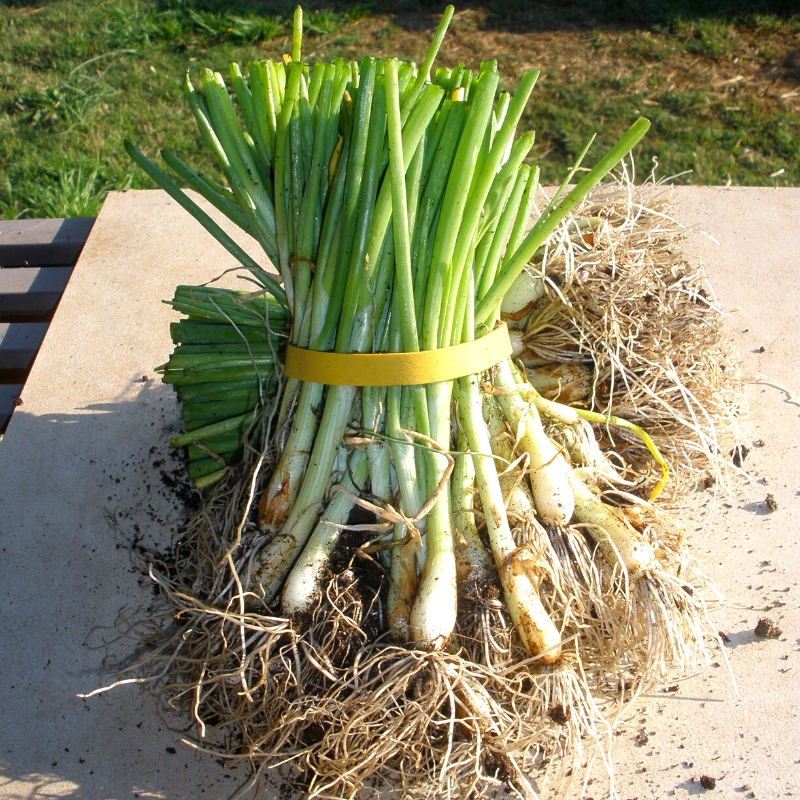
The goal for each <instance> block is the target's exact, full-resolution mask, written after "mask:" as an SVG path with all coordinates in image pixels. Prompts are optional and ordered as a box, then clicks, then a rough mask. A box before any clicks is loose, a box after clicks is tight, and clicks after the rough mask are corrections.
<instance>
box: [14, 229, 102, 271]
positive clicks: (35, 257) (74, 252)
mask: <svg viewBox="0 0 800 800" xmlns="http://www.w3.org/2000/svg"><path fill="white" fill-rule="evenodd" d="M94 219H95V218H94V217H76V218H74V219H19V220H0V267H26V266H28V267H46V266H53V265H61V264H74V263H75V262H76V261H77V260H78V256H79V255H80V253H81V250H82V249H83V246H84V244H86V239H87V238H88V236H89V232H90V231H91V230H92V226H93V225H94Z"/></svg>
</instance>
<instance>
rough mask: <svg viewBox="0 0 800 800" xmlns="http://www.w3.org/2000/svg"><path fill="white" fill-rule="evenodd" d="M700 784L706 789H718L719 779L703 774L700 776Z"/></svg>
mask: <svg viewBox="0 0 800 800" xmlns="http://www.w3.org/2000/svg"><path fill="white" fill-rule="evenodd" d="M700 785H701V786H702V787H703V788H704V789H716V788H717V779H716V778H712V777H711V776H710V775H701V776H700Z"/></svg>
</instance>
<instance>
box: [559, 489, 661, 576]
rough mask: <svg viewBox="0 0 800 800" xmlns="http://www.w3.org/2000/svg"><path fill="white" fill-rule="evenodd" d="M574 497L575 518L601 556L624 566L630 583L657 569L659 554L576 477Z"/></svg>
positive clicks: (610, 562) (616, 512) (609, 561)
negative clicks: (585, 527)
mask: <svg viewBox="0 0 800 800" xmlns="http://www.w3.org/2000/svg"><path fill="white" fill-rule="evenodd" d="M571 483H572V490H573V492H574V493H575V516H576V517H577V518H578V519H579V520H580V521H581V522H583V523H584V524H585V525H586V526H587V531H588V533H589V535H590V536H591V537H592V539H594V540H595V542H597V546H598V547H599V548H600V552H601V553H602V554H603V556H604V557H605V559H606V560H607V561H608V563H609V564H611V565H612V566H614V565H616V564H619V563H622V564H623V565H624V567H625V569H626V570H627V572H628V575H629V577H630V578H631V580H636V579H637V578H639V577H641V576H642V575H643V574H644V573H645V572H647V571H649V570H653V569H657V568H658V559H657V558H656V552H655V550H654V549H653V547H652V546H651V545H650V543H649V542H647V541H645V540H644V539H643V538H642V536H641V535H640V534H639V533H638V532H637V531H636V530H635V529H634V528H633V526H632V525H631V524H630V523H629V522H628V521H627V520H626V519H625V518H624V517H623V516H622V514H621V513H620V512H618V511H615V509H613V508H612V507H611V506H607V505H606V504H605V503H603V501H602V500H600V499H599V498H598V497H596V496H595V495H594V494H593V492H592V491H591V489H589V487H588V486H587V485H586V484H585V483H584V482H583V481H581V480H579V479H578V478H576V477H573V478H572V479H571Z"/></svg>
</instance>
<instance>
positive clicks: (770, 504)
mask: <svg viewBox="0 0 800 800" xmlns="http://www.w3.org/2000/svg"><path fill="white" fill-rule="evenodd" d="M764 502H765V503H766V504H767V508H768V509H769V510H770V511H777V510H778V501H777V500H776V499H775V495H772V494H768V495H767V499H766V500H765V501H764Z"/></svg>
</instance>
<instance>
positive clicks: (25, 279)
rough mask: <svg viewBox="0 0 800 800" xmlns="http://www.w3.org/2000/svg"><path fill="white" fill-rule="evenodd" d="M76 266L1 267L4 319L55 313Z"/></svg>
mask: <svg viewBox="0 0 800 800" xmlns="http://www.w3.org/2000/svg"><path fill="white" fill-rule="evenodd" d="M72 270H73V268H72V267H41V268H34V267H18V268H11V269H5V268H3V269H0V315H2V319H3V320H4V321H9V320H10V319H19V320H20V321H22V318H26V317H30V318H36V317H37V316H38V317H41V316H43V315H45V314H51V313H52V312H53V310H54V309H55V307H56V306H57V305H58V301H59V300H60V299H61V295H62V294H63V293H64V289H65V288H66V286H67V282H68V281H69V276H70V275H71V274H72Z"/></svg>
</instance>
